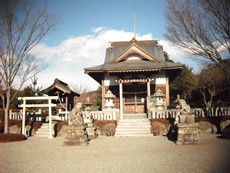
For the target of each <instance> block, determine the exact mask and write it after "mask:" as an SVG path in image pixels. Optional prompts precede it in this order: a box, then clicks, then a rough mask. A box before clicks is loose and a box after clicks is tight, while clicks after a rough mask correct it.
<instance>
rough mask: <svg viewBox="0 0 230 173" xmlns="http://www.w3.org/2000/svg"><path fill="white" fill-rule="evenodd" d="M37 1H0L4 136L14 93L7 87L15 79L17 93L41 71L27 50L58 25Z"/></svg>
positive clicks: (0, 59)
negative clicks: (17, 80)
mask: <svg viewBox="0 0 230 173" xmlns="http://www.w3.org/2000/svg"><path fill="white" fill-rule="evenodd" d="M36 2H37V1H31V0H30V1H25V0H1V1H0V16H1V18H0V82H1V88H0V96H1V98H2V102H3V109H4V113H5V128H4V133H8V112H9V106H10V103H11V101H12V100H13V99H14V97H15V95H16V94H17V92H16V93H14V94H12V93H11V88H12V85H13V83H14V82H15V79H16V78H17V77H18V79H19V81H20V82H19V84H17V85H18V86H17V90H19V89H20V88H21V87H22V85H23V84H24V83H25V81H27V80H28V79H30V78H31V77H32V76H34V75H35V74H37V73H38V72H40V71H41V70H43V69H44V68H45V67H46V65H42V63H41V60H39V59H36V58H35V57H33V56H31V55H30V54H29V51H30V50H31V49H32V48H33V47H34V46H35V45H36V44H37V43H38V42H39V41H40V40H41V39H42V38H43V37H44V36H45V35H46V34H47V33H48V32H49V31H50V30H51V29H52V28H53V27H54V26H55V25H56V24H57V23H58V21H59V20H58V18H57V17H56V16H53V15H51V14H48V13H47V9H46V6H45V5H44V4H36Z"/></svg>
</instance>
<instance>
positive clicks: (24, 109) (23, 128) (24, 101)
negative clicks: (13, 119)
mask: <svg viewBox="0 0 230 173" xmlns="http://www.w3.org/2000/svg"><path fill="white" fill-rule="evenodd" d="M22 106H23V107H22V108H23V109H22V111H23V112H22V134H23V135H26V131H25V123H26V100H25V99H23V105H22Z"/></svg>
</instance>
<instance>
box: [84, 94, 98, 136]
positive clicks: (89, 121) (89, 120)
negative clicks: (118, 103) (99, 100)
mask: <svg viewBox="0 0 230 173" xmlns="http://www.w3.org/2000/svg"><path fill="white" fill-rule="evenodd" d="M85 105H86V108H85V111H86V115H85V116H84V124H85V125H87V128H86V133H87V135H88V139H94V138H96V128H95V127H94V120H93V117H92V115H91V113H90V111H91V105H92V102H91V101H90V98H89V97H88V98H87V99H86V102H85Z"/></svg>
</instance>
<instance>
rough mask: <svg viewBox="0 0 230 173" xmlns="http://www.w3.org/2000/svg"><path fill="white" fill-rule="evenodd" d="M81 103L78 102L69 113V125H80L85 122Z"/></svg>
mask: <svg viewBox="0 0 230 173" xmlns="http://www.w3.org/2000/svg"><path fill="white" fill-rule="evenodd" d="M81 107H82V104H81V103H77V104H76V106H75V107H74V108H73V109H72V110H71V111H70V113H69V121H68V125H69V126H80V125H82V124H83V120H82V112H81Z"/></svg>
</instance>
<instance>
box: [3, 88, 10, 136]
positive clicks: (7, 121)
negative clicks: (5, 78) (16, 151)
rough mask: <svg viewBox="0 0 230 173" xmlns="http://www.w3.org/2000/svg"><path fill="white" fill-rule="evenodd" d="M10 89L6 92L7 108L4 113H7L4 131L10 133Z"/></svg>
mask: <svg viewBox="0 0 230 173" xmlns="http://www.w3.org/2000/svg"><path fill="white" fill-rule="evenodd" d="M10 94H11V93H10V89H8V91H7V93H6V100H5V102H6V104H5V106H6V107H5V109H4V113H5V125H4V133H9V108H10Z"/></svg>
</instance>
